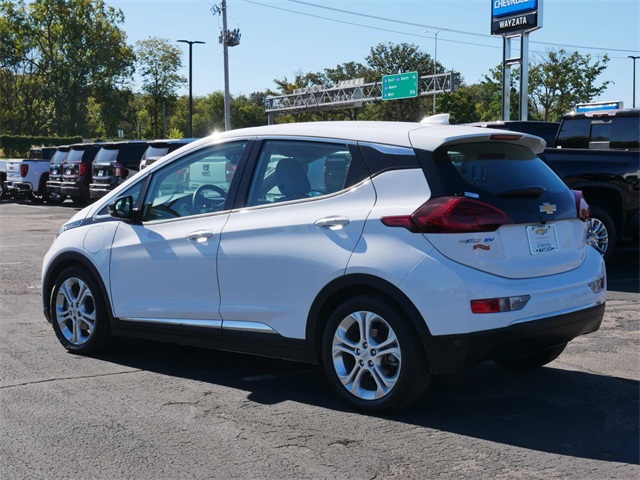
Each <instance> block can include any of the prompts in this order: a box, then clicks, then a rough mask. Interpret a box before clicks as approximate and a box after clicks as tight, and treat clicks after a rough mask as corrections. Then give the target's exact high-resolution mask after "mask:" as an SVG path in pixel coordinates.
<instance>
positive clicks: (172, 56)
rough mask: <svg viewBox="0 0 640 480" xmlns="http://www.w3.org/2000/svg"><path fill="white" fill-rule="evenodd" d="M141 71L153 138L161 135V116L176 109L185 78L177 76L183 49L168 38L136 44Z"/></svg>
mask: <svg viewBox="0 0 640 480" xmlns="http://www.w3.org/2000/svg"><path fill="white" fill-rule="evenodd" d="M136 53H137V56H138V59H137V62H138V72H139V73H140V75H141V76H142V91H143V92H144V93H146V94H147V95H148V96H149V97H150V99H151V102H149V103H148V104H147V108H149V109H150V110H149V113H150V118H151V129H152V132H153V135H152V136H153V137H156V138H158V137H160V136H161V131H162V128H161V126H162V125H161V118H162V116H164V115H170V113H171V112H172V111H173V109H174V108H175V101H176V98H177V90H178V87H180V86H181V85H182V84H184V83H185V82H186V79H185V78H184V77H182V76H180V75H178V73H177V72H178V69H179V68H180V67H182V50H180V48H178V47H177V46H175V45H172V44H171V42H170V41H169V40H168V39H166V38H157V37H150V38H148V39H146V40H140V41H138V42H137V43H136Z"/></svg>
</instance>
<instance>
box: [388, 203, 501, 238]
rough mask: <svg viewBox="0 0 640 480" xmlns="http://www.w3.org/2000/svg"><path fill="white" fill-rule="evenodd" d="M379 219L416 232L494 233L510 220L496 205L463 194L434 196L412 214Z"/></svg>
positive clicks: (389, 225) (393, 225)
mask: <svg viewBox="0 0 640 480" xmlns="http://www.w3.org/2000/svg"><path fill="white" fill-rule="evenodd" d="M380 220H381V221H382V223H384V224H385V225H386V226H388V227H404V228H406V229H407V230H410V231H412V232H415V233H465V232H493V231H495V230H497V229H498V228H500V226H502V225H509V224H512V223H513V220H512V219H511V217H509V215H507V214H506V213H505V212H503V211H502V210H500V209H499V208H497V207H494V206H493V205H489V204H488V203H484V202H481V201H479V200H473V199H470V198H465V197H440V198H434V199H431V200H429V201H427V202H426V203H425V204H423V205H422V206H421V207H420V208H418V209H417V210H416V211H415V212H413V213H412V214H411V215H400V216H393V217H382V218H381V219H380Z"/></svg>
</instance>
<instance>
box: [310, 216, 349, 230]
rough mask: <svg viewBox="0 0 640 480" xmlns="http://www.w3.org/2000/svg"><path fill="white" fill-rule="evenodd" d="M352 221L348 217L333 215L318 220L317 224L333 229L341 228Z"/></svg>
mask: <svg viewBox="0 0 640 480" xmlns="http://www.w3.org/2000/svg"><path fill="white" fill-rule="evenodd" d="M350 222H351V220H349V219H348V218H347V217H339V216H333V217H324V218H321V219H320V220H316V222H315V225H316V226H318V227H327V228H329V229H331V230H339V229H341V228H342V227H346V226H347V225H349V223H350Z"/></svg>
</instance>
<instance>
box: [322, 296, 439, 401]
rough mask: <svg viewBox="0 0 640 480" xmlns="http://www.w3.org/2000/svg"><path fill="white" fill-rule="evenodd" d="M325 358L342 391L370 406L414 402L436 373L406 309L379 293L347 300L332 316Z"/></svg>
mask: <svg viewBox="0 0 640 480" xmlns="http://www.w3.org/2000/svg"><path fill="white" fill-rule="evenodd" d="M322 364H323V367H324V371H325V374H326V376H327V379H328V381H329V383H330V384H331V386H332V387H333V389H334V390H335V391H336V392H337V393H338V395H339V396H340V397H341V398H342V399H343V400H344V401H345V402H347V403H348V404H349V405H351V406H352V407H355V408H357V409H359V410H363V411H367V412H382V411H385V410H391V409H396V408H403V407H407V406H409V405H410V404H412V403H414V402H415V401H416V400H417V399H418V398H419V397H420V396H421V395H422V394H423V393H424V391H425V390H426V388H427V386H428V385H429V381H430V379H431V374H430V372H429V366H428V362H427V358H426V355H425V352H424V350H423V348H422V346H421V345H420V342H419V341H418V340H417V336H416V334H415V332H414V331H413V329H412V328H411V326H410V325H409V322H408V319H407V317H406V315H404V313H403V312H401V311H400V310H399V309H398V308H397V307H395V306H394V305H393V304H391V303H390V302H388V301H386V300H384V299H381V298H378V297H377V296H373V295H361V296H358V297H354V298H352V299H350V300H347V301H346V302H344V303H343V304H341V305H340V306H339V307H338V308H337V309H336V310H335V311H334V312H333V314H332V315H331V316H330V318H329V320H328V322H327V325H326V327H325V331H324V335H323V339H322Z"/></svg>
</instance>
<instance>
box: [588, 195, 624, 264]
mask: <svg viewBox="0 0 640 480" xmlns="http://www.w3.org/2000/svg"><path fill="white" fill-rule="evenodd" d="M590 210H591V218H590V219H589V230H588V231H587V243H588V244H589V245H591V246H592V247H594V248H595V249H596V250H598V252H600V254H601V255H602V256H603V257H604V260H605V261H608V260H609V259H610V258H611V256H612V255H613V252H614V250H615V249H616V242H617V240H618V238H617V236H616V228H615V225H614V224H613V220H612V219H611V216H610V215H609V214H608V213H607V211H606V210H605V209H603V208H601V207H598V206H593V207H591V208H590Z"/></svg>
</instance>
